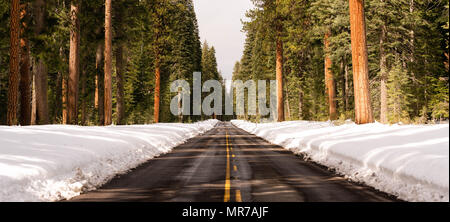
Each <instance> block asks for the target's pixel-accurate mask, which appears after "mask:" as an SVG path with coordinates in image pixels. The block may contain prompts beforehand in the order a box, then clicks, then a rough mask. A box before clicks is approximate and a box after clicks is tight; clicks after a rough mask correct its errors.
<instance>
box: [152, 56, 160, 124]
mask: <svg viewBox="0 0 450 222" xmlns="http://www.w3.org/2000/svg"><path fill="white" fill-rule="evenodd" d="M158 57H159V56H158V55H157V59H156V62H155V103H154V112H153V118H154V122H155V123H158V122H159V100H160V91H161V88H160V87H161V70H160V62H159V58H158Z"/></svg>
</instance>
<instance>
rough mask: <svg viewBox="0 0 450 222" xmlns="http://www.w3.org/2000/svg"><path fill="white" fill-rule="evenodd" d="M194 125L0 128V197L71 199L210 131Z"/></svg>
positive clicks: (208, 124) (204, 124)
mask: <svg viewBox="0 0 450 222" xmlns="http://www.w3.org/2000/svg"><path fill="white" fill-rule="evenodd" d="M217 122H218V121H217V120H208V121H203V122H199V123H194V124H180V123H172V124H153V125H133V126H109V127H81V126H62V125H48V126H29V127H7V126H2V127H0V201H13V202H17V201H57V200H61V199H70V198H72V197H74V196H77V195H79V194H80V193H81V192H83V191H86V190H92V189H95V188H96V187H98V186H100V185H102V184H104V183H106V182H107V181H109V180H110V179H112V178H113V177H114V176H115V175H117V174H122V173H125V172H127V171H128V170H130V169H132V168H135V167H137V166H138V165H140V164H142V163H144V162H146V161H147V160H149V159H152V158H154V157H157V156H158V155H161V154H164V153H167V152H169V151H171V149H172V148H174V147H176V146H177V145H179V144H182V143H184V142H185V141H186V140H187V139H189V138H192V137H195V136H197V135H199V134H201V133H204V132H206V131H208V130H210V129H212V128H213V127H214V126H215V125H216V124H217Z"/></svg>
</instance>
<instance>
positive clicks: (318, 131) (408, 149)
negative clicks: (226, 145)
mask: <svg viewBox="0 0 450 222" xmlns="http://www.w3.org/2000/svg"><path fill="white" fill-rule="evenodd" d="M232 123H233V124H234V125H235V126H237V127H239V128H242V129H243V130H245V131H248V132H249V133H252V134H255V135H257V136H260V137H262V138H264V139H266V140H267V141H269V142H271V143H273V144H277V145H280V146H283V147H285V148H286V149H289V150H291V151H293V152H294V153H297V154H303V155H304V156H305V157H307V158H310V159H311V160H312V161H315V162H317V163H320V164H322V165H325V166H328V167H330V168H333V169H335V170H336V171H337V172H339V173H341V174H343V175H345V176H346V177H347V178H349V179H351V180H353V181H357V182H362V183H365V184H367V185H369V186H372V187H374V188H376V189H378V190H381V191H384V192H387V193H390V194H393V195H395V196H397V197H399V198H400V199H403V200H407V201H449V125H448V124H442V125H404V126H401V125H392V126H388V125H383V124H379V123H374V124H366V125H356V124H354V123H350V122H347V123H346V124H343V125H340V126H335V125H333V123H332V122H308V121H292V122H282V123H262V124H255V123H250V122H245V121H239V120H234V121H232Z"/></svg>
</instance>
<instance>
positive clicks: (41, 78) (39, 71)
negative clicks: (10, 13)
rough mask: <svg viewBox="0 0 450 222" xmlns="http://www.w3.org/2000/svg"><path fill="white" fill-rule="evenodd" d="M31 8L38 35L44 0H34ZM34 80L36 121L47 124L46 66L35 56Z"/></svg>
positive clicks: (42, 25)
mask: <svg viewBox="0 0 450 222" xmlns="http://www.w3.org/2000/svg"><path fill="white" fill-rule="evenodd" d="M33 10H34V14H35V26H34V34H35V35H40V34H41V32H42V30H43V29H44V21H45V2H44V0H36V1H35V2H34V3H33ZM34 70H35V76H36V78H35V81H36V109H37V123H38V124H48V96H47V88H48V80H47V67H46V65H45V64H44V61H42V59H40V58H36V61H35V63H34Z"/></svg>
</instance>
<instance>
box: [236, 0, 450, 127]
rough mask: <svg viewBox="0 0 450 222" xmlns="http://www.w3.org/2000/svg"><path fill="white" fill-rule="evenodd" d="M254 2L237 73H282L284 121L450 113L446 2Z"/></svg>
mask: <svg viewBox="0 0 450 222" xmlns="http://www.w3.org/2000/svg"><path fill="white" fill-rule="evenodd" d="M253 2H254V4H255V5H256V8H255V9H253V10H250V11H249V12H248V13H247V17H248V18H249V21H248V22H244V31H245V32H246V34H247V40H246V43H245V49H244V52H243V56H242V58H241V60H240V61H239V62H238V63H237V64H236V67H235V70H234V75H233V78H234V79H243V80H249V79H254V80H258V79H277V81H278V83H279V84H278V85H279V89H278V90H279V93H278V94H279V96H280V97H279V98H280V100H279V104H278V108H281V109H279V111H281V112H283V114H284V116H285V118H284V119H287V120H296V119H307V120H328V119H332V120H334V119H341V120H345V119H354V118H355V121H356V122H359V123H364V122H372V121H373V120H377V121H380V122H383V123H396V122H404V123H411V122H414V123H426V122H434V121H440V120H445V119H448V117H449V114H448V110H449V105H448V104H449V91H448V59H449V58H448V34H449V31H448V20H449V14H448V13H449V12H448V7H449V1H448V0H390V1H387V0H366V1H363V0H253ZM362 22H364V23H365V24H363V23H362ZM364 26H365V27H364ZM364 32H365V34H364ZM358 36H359V37H358ZM360 37H364V39H362V38H360ZM356 38H359V39H358V40H357V39H356ZM360 43H361V44H360ZM358 44H359V45H358ZM364 54H366V55H367V57H364ZM361 56H362V57H361ZM364 61H367V62H364ZM280 64H282V65H281V66H280ZM355 71H357V72H358V73H355ZM280 73H282V79H280ZM362 73H364V75H361V74H362ZM279 115H282V114H279ZM254 118H256V119H257V118H259V117H258V116H257V117H254ZM280 119H281V120H282V119H283V116H280V117H279V120H280Z"/></svg>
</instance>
